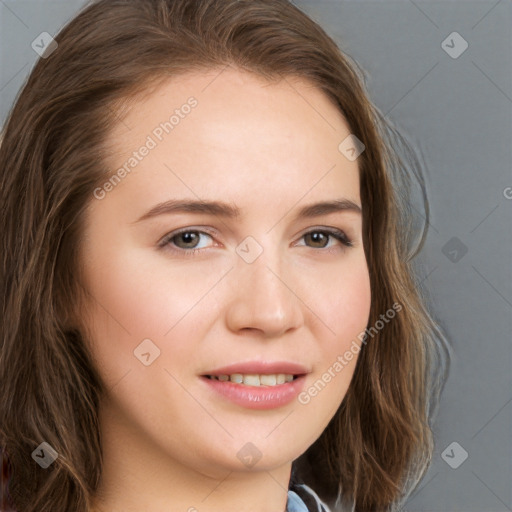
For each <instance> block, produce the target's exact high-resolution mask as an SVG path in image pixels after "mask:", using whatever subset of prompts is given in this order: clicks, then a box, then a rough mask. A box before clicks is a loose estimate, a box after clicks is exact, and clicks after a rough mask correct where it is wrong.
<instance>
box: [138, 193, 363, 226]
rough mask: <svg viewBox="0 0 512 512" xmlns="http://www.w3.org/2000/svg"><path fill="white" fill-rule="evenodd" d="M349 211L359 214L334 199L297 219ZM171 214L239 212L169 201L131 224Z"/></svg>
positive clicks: (223, 206) (233, 214)
mask: <svg viewBox="0 0 512 512" xmlns="http://www.w3.org/2000/svg"><path fill="white" fill-rule="evenodd" d="M344 211H350V212H355V213H359V214H360V213H361V212H362V210H361V207H360V206H359V205H358V204H356V203H355V202H354V201H351V200H350V199H335V200H332V201H323V202H319V203H313V204H309V205H306V206H303V207H302V208H301V209H300V210H299V212H298V214H297V218H301V217H302V218H311V217H319V216H321V215H327V214H329V213H335V212H344ZM172 213H197V214H209V215H215V216H220V217H224V218H229V219H239V218H240V217H241V211H240V209H239V208H237V207H236V206H233V205H231V204H229V203H225V202H222V201H188V200H176V199H170V200H169V201H164V202H163V203H158V204H157V205H155V206H154V207H153V208H151V209H150V210H149V211H147V212H146V213H145V214H144V215H142V216H141V217H140V218H139V219H137V220H136V221H135V222H133V223H132V224H136V223H139V222H142V221H144V220H147V219H151V218H154V217H157V216H159V215H164V214H172Z"/></svg>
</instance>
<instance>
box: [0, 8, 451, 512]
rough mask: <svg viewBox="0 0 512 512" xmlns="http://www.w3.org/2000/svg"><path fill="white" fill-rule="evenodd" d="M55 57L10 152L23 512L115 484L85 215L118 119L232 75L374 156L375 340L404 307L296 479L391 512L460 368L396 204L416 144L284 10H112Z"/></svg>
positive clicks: (9, 293) (14, 363) (13, 393)
mask: <svg viewBox="0 0 512 512" xmlns="http://www.w3.org/2000/svg"><path fill="white" fill-rule="evenodd" d="M55 39H56V41H57V43H58V47H57V48H56V49H54V48H53V52H52V53H51V54H50V53H49V54H48V55H45V56H44V57H45V58H41V59H40V60H39V61H38V62H37V64H36V65H35V67H34V69H33V70H32V72H31V74H30V76H29V78H28V80H27V82H26V84H25V85H24V87H23V89H22V91H21V93H20V95H19V97H18V99H17V101H16V104H15V106H14V107H13V109H12V111H11V113H10V115H9V118H8V121H7V123H6V126H5V130H4V134H3V141H2V143H1V147H0V197H1V205H2V207H1V208H0V229H1V236H0V238H1V240H2V244H3V247H2V251H1V262H2V263H1V279H2V294H1V298H0V301H1V303H0V305H1V308H0V311H1V315H2V317H1V320H0V326H1V340H0V343H1V345H0V381H1V382H2V387H1V389H0V418H1V419H0V446H1V447H2V449H3V450H5V452H6V454H7V455H8V461H9V465H10V468H11V471H10V481H9V494H10V496H11V499H12V502H13V504H15V507H16V509H17V510H19V511H20V512H21V511H23V512H36V511H37V512H49V511H51V512H56V511H77V512H86V511H87V510H88V507H89V506H90V503H91V496H92V495H93V494H94V492H95V489H96V488H97V485H98V483H99V480H100V477H101V461H102V456H101V453H102V452H101V439H100V434H99V422H98V416H97V409H98V404H99V398H100V396H101V393H103V392H104V391H105V390H104V389H103V387H102V382H101V379H100V376H99V374H98V372H97V370H96V368H95V366H94V364H93V361H92V357H91V355H90V353H89V351H88V348H87V345H86V343H85V341H84V336H83V333H81V332H80V330H79V329H77V328H76V326H74V325H73V322H72V321H71V319H72V318H73V315H74V314H78V315H79V311H80V297H81V287H80V279H79V276H80V272H79V269H80V236H81V232H82V228H83V224H82V221H83V217H84V215H83V214H84V211H85V209H86V207H87V205H88V203H89V202H90V201H91V200H92V198H93V190H94V189H95V188H96V187H97V186H98V185H99V184H101V183H103V182H104V178H105V175H106V174H108V172H109V171H108V169H107V168H106V166H105V163H104V162H105V157H106V154H107V153H106V152H107V149H106V147H105V144H104V141H105V139H106V135H107V134H108V132H109V130H110V129H111V128H112V127H113V126H114V125H115V124H116V123H118V122H120V121H119V117H118V116H119V108H118V107H119V105H120V104H121V103H122V102H123V101H127V100H134V99H135V98H137V97H138V95H139V94H141V93H148V91H150V90H151V89H152V87H153V86H156V85H158V84H159V83H160V82H161V81H163V80H166V79H168V78H169V77H172V76H176V75H179V74H183V73H187V72H189V71H192V70H207V69H213V68H218V69H219V70H221V69H222V68H224V67H226V66H233V67H236V68H238V69H242V70H246V71H249V72H252V73H256V74H258V75H260V76H262V77H264V78H266V79H268V80H270V81H278V80H280V79H282V78H283V77H288V76H290V77H291V76H294V77H299V78H302V79H307V80H309V81H310V82H311V83H312V84H314V85H315V86H316V87H317V88H319V89H320V90H321V91H323V92H324V93H325V95H326V96H327V97H328V98H329V99H330V101H331V102H332V104H333V105H334V106H335V107H336V108H338V109H339V110H340V111H341V112H342V114H343V116H344V117H345V119H346V121H347V123H348V125H349V127H350V130H351V133H353V134H354V135H355V136H356V137H357V138H358V139H360V140H361V141H362V142H363V143H364V145H365V147H366V149H365V151H364V152H363V153H362V154H361V155H360V157H359V159H358V163H359V169H360V186H361V199H362V205H363V240H364V249H365V254H366V258H367V263H368V267H369V272H370V280H371V291H372V305H371V312H370V318H369V326H373V325H374V324H375V323H376V322H377V321H378V320H379V318H380V315H382V314H383V313H384V312H386V311H387V310H389V309H390V308H392V307H393V304H395V303H396V304H399V305H401V307H402V310H401V311H400V313H399V314H397V315H396V317H395V318H394V319H393V321H391V322H389V323H387V324H386V326H385V327H384V328H383V329H380V330H379V332H378V333H377V334H376V335H373V334H372V338H371V339H370V338H369V337H368V336H367V337H366V338H367V339H365V342H364V343H363V344H362V346H361V352H360V354H359V359H358V361H357V366H356V370H355V374H354V376H353V379H352V382H351V384H350V387H349V390H348V392H347V395H346V396H345V398H344V400H343V402H342V404H341V406H340V407H339V410H338V411H337V412H336V414H335V416H334V417H333V418H332V420H331V422H330V423H329V425H328V427H327V428H326V429H325V431H324V432H323V434H322V435H321V436H320V438H319V439H318V440H317V441H316V442H315V443H314V444H313V445H312V446H311V447H310V448H309V449H308V450H307V451H306V452H305V453H304V454H303V455H301V457H300V458H299V459H298V460H297V461H295V462H294V468H295V469H296V470H297V471H300V472H301V474H302V475H303V480H304V481H305V482H306V483H308V482H309V483H310V484H311V486H313V487H314V488H315V489H317V490H318V492H319V494H320V495H321V496H323V497H324V498H325V499H326V500H330V501H331V502H334V501H335V500H336V499H337V501H336V503H337V504H340V503H348V504H351V506H352V507H353V509H354V510H357V511H373V510H391V509H392V507H393V506H396V504H397V503H399V502H400V501H401V500H403V499H404V498H405V497H407V495H408V493H410V491H411V490H412V489H413V487H414V485H415V484H416V483H417V482H418V480H419V479H420V478H421V476H422V475H423V474H424V472H425V470H426V467H427V465H428V463H429V462H430V458H431V455H432V449H433V446H432V445H433V441H432V432H431V416H432V413H433V411H434V409H435V406H436V403H437V397H438V395H439V392H440V390H441V387H442V382H443V378H444V374H445V369H446V358H445V355H446V354H445V349H444V348H443V347H444V346H443V343H442V335H441V334H440V332H439V330H438V328H437V327H436V324H435V322H434V321H433V320H432V318H431V316H430V315H429V313H428V310H427V309H426V307H425V306H424V300H423V299H422V298H421V296H420V292H419V289H418V286H417V283H415V278H414V277H413V276H414V272H413V270H414V269H413V268H411V260H412V258H411V256H412V254H411V253H410V252H409V250H410V247H409V244H408V238H407V236H408V235H407V232H406V230H407V228H408V222H407V217H408V211H409V210H410V208H409V209H408V207H409V206H410V205H408V204H407V202H404V201H403V198H402V196H401V195H400V194H399V193H398V191H399V190H398V189H400V190H402V189H404V187H402V186H401V185H404V183H405V184H407V183H406V182H407V179H406V177H407V176H408V175H409V174H410V169H408V164H407V161H405V160H403V159H402V158H400V156H399V155H398V153H397V152H396V151H394V148H393V144H394V142H393V141H398V140H400V141H402V139H398V138H396V133H395V132H394V129H393V128H392V127H391V125H390V124H389V123H387V122H386V121H385V120H384V118H383V116H382V115H381V114H380V112H379V111H378V110H377V109H376V108H375V107H374V106H373V104H372V103H371V102H370V100H369V99H368V94H367V92H366V88H365V77H364V73H363V72H361V71H360V70H359V69H358V67H357V65H356V64H355V63H353V62H352V61H351V60H350V58H349V57H348V56H346V55H345V54H344V53H343V52H342V51H341V50H340V49H339V48H338V46H337V45H336V43H335V42H334V41H333V39H331V38H330V37H329V36H328V35H327V34H326V33H325V32H324V31H323V30H322V29H321V28H320V27H319V26H318V25H317V24H316V23H315V22H313V21H312V20H311V19H310V18H309V17H308V16H306V15H305V14H304V13H303V12H302V11H300V10H299V9H298V8H297V7H295V6H294V5H293V4H291V3H290V2H289V1H287V0H193V1H191V0H99V1H94V2H91V3H90V5H88V6H86V7H85V8H84V9H83V10H82V12H81V13H80V14H79V15H78V16H76V17H75V18H74V19H73V20H72V21H71V22H70V23H69V24H68V25H67V26H65V27H64V28H63V30H62V31H61V32H60V33H59V34H58V35H57V36H56V38H55ZM340 142H341V141H340ZM399 185H400V186H399ZM405 188H406V187H405ZM77 312H78V313H77ZM43 441H45V442H47V443H48V444H49V445H51V446H52V447H53V448H54V449H55V450H56V452H57V453H58V458H57V459H56V460H55V462H54V463H53V464H52V465H51V466H50V467H49V468H48V469H46V470H42V469H41V468H40V467H39V466H38V465H37V464H36V463H35V462H34V460H32V457H31V453H32V452H33V451H34V450H35V448H36V447H37V446H38V445H39V444H40V443H41V442H43ZM312 465H315V466H316V468H315V471H314V473H313V472H310V473H308V468H309V467H311V466H312Z"/></svg>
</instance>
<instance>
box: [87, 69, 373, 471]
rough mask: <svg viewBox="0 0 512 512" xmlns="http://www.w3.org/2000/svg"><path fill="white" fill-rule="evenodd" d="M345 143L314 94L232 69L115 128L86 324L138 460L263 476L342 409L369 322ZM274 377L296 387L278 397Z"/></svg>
mask: <svg viewBox="0 0 512 512" xmlns="http://www.w3.org/2000/svg"><path fill="white" fill-rule="evenodd" d="M172 116H174V117H172ZM349 134H350V130H349V128H348V126H347V124H346V122H345V121H344V119H343V117H342V116H341V114H340V113H339V111H338V110H337V109H336V108H335V107H334V106H333V105H332V104H331V103H330V102H329V101H328V99H327V98H326V97H325V96H324V95H323V94H322V93H321V92H320V91H319V90H317V89H315V88H313V87H312V85H310V84H308V83H306V82H303V81H299V80H296V79H292V78H287V79H286V80H283V81H282V82H279V83H277V84H270V83H269V82H265V81H264V80H263V79H261V78H257V77H255V76H254V75H250V74H247V73H244V72H242V71H237V70H234V69H227V70H224V71H223V72H219V70H216V71H215V72H214V71H211V72H209V73H201V74H199V73H196V74H187V75H186V76H182V77H179V78H176V79H173V80H171V81H168V82H166V83H165V84H164V85H163V86H160V87H159V88H158V89H157V90H156V92H154V93H152V94H151V95H150V96H148V97H146V98H145V99H144V100H140V101H138V102H136V103H134V104H133V108H131V110H130V111H129V112H128V113H127V115H126V116H125V117H123V119H122V120H120V121H119V123H118V125H117V126H116V128H115V129H114V131H113V132H112V133H111V134H110V136H109V139H108V143H109V144H110V145H111V148H112V151H111V152H110V157H109V161H108V162H107V164H108V166H109V168H110V170H111V171H112V174H115V175H116V177H114V178H112V179H111V181H109V182H108V181H107V179H105V184H103V185H102V186H101V188H99V189H96V190H95V192H94V197H91V203H90V206H89V209H88V212H87V213H88V215H87V219H86V229H85V237H84V244H83V252H82V259H83V265H84V282H83V284H84V287H85V288H86V290H87V291H88V292H89V294H90V297H91V298H90V302H89V305H88V306H89V307H88V312H87V314H86V312H84V315H83V317H82V318H83V322H84V326H85V328H86V329H87V331H88V332H89V333H90V339H89V342H90V344H91V350H92V352H93V356H94V357H95V360H96V361H97V364H98V368H99V371H100V374H101V376H102V378H103V380H104V382H105V385H106V388H107V390H108V391H107V396H106V397H105V399H104V401H103V403H102V412H101V414H102V417H101V418H102V422H103V428H104V429H105V430H106V431H108V433H109V434H108V436H107V437H108V438H109V439H111V440H112V441H113V442H118V443H121V442H122V443H125V445H126V446H127V449H128V447H129V449H130V450H135V452H134V453H137V457H138V460H139V461H140V463H141V464H148V461H150V460H154V459H152V457H153V458H154V457H160V458H162V457H165V458H166V459H167V462H169V461H172V463H175V464H179V465H181V466H186V467H187V468H189V469H192V470H193V471H199V472H201V473H203V474H205V475H210V476H213V477H219V475H221V474H222V475H225V474H226V471H232V472H240V471H247V470H249V469H251V468H253V467H254V469H255V470H256V469H266V470H270V469H272V468H277V467H279V466H282V465H284V464H288V463H289V462H290V461H292V460H294V459H296V458H297V457H298V456H299V455H300V454H302V453H303V452H304V451H305V450H306V449H307V448H308V447H309V446H310V445H311V444H312V443H313V442H314V441H315V440H316V439H317V438H318V437H319V436H320V435H321V433H322V431H323V430H324V428H325V427H326V426H327V424H328V422H329V421H330V420H331V418H332V417H333V415H334V414H335V412H336V410H337V409H338V407H339V405H340V403H341V401H342V400H343V397H344V396H345V393H346V391H347V388H348V386H349V383H350V380H351V377H352V375H353V371H354V368H355V365H356V360H357V354H355V355H354V352H355V351H354V350H352V351H351V353H352V354H353V357H352V359H350V360H349V359H348V358H347V357H345V356H344V355H345V353H346V352H347V351H350V349H351V347H353V346H354V345H353V342H354V340H357V336H358V334H359V333H360V332H361V331H364V329H365V328H366V325H367V321H368V316H369V310H370V284H369V275H368V268H367V264H366V260H365V254H364V249H363V243H362V215H361V212H360V211H359V208H360V207H361V199H360V191H359V171H358V166H357V160H353V159H348V158H346V157H345V156H344V154H343V153H342V152H341V151H340V149H339V148H338V146H339V145H340V143H341V142H342V141H344V140H345V139H346V138H347V136H349ZM123 166H124V169H123ZM120 169H123V170H124V172H123V170H120ZM199 201H201V202H202V203H203V205H202V206H201V205H198V202H199ZM323 203H329V205H323ZM187 204H188V205H189V206H186V205H187ZM194 205H195V206H194ZM313 205H318V206H316V207H314V206H313ZM333 205H337V206H336V207H334V206H333ZM235 213H236V215H235ZM337 237H338V238H337ZM347 240H349V241H350V245H346V242H347ZM341 360H343V361H344V363H342V362H341ZM242 365H245V366H244V367H241V366H242ZM258 365H259V366H258ZM227 366H231V368H228V369H225V368H224V367H227ZM340 367H341V369H340ZM223 368H224V369H223ZM212 374H224V375H225V374H230V375H233V374H242V378H244V377H247V379H246V381H247V382H246V383H236V382H235V383H233V382H229V383H228V382H224V381H221V380H212V379H209V378H208V377H206V375H212ZM254 374H258V375H259V376H260V378H259V382H260V384H262V383H263V384H265V383H266V384H267V385H269V387H261V386H260V387H255V386H254V384H256V382H257V380H258V378H257V377H254ZM283 374H285V375H286V374H290V375H294V376H296V375H301V376H300V377H299V378H297V379H296V380H294V381H293V382H292V383H288V382H285V383H284V384H279V385H278V386H276V387H270V384H272V383H273V382H274V381H275V382H281V381H282V380H283V378H284V379H285V380H286V379H289V378H290V377H283V376H282V375H283ZM251 375H253V376H252V377H251ZM261 375H265V376H263V377H261ZM272 375H276V377H275V378H274V377H273V376H272ZM221 379H225V377H221ZM230 379H231V380H235V381H236V380H237V379H240V377H239V376H238V377H237V375H234V376H232V377H230ZM251 379H253V380H251Z"/></svg>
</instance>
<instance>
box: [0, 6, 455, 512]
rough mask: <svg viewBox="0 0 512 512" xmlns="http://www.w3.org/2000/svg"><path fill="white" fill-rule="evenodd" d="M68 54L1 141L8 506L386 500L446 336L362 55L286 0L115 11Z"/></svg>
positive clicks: (21, 106)
mask: <svg viewBox="0 0 512 512" xmlns="http://www.w3.org/2000/svg"><path fill="white" fill-rule="evenodd" d="M56 42H57V45H58V46H57V45H52V47H51V49H50V48H49V49H48V51H47V53H46V54H45V55H44V56H43V57H44V58H43V59H41V60H40V62H38V64H37V65H36V66H35V68H34V70H33V71H32V73H31V75H30V77H29V79H28V82H27V84H26V85H25V87H24V89H23V91H22V93H21V95H20V97H19V98H18V100H17V102H16V105H15V106H14V108H13V111H12V112H11V115H10V117H9V119H8V122H7V124H6V127H5V131H4V139H3V142H2V146H1V150H0V152H1V159H0V162H1V178H0V179H1V193H2V210H1V211H2V214H1V215H2V219H1V220H2V222H1V225H2V229H3V233H2V235H3V236H2V239H3V241H4V250H3V251H2V259H3V266H2V277H3V283H4V284H3V286H4V290H5V292H4V293H3V294H2V308H1V311H2V315H3V318H2V322H1V325H2V345H1V360H0V368H1V372H2V373H1V378H2V382H3V383H4V385H3V386H2V399H1V401H0V403H1V404H2V405H1V410H0V413H1V414H0V416H1V417H2V422H1V424H0V433H1V440H2V441H1V444H2V445H3V447H4V449H5V452H6V455H7V456H8V460H9V465H10V468H11V475H12V476H11V479H10V482H9V483H10V485H9V494H10V497H11V501H12V503H13V506H15V509H16V510H19V511H23V512H25V511H36V510H37V511H47V510H48V511H50V510H51V511H56V510H62V511H70V510H73V511H75V510H76V511H84V512H85V511H90V510H93V511H95V512H96V511H98V512H104V511H110V510H130V509H133V510H145V511H148V512H151V511H154V510H164V509H165V510H189V511H190V512H191V511H195V510H197V511H201V510H208V511H217V510H223V511H225V510H233V511H234V510H237V511H241V510H247V511H249V510H250V511H259V510H262V511H263V510H266V511H268V510H279V511H282V510H285V509H286V510H288V511H304V510H316V509H320V508H319V507H323V509H324V510H329V508H330V509H332V510H342V509H343V510H357V511H370V510H372V511H373V510H392V509H393V507H395V508H396V507H397V506H398V505H399V504H400V503H402V502H403V500H404V499H405V498H406V497H407V496H408V494H409V493H410V491H411V490H412V489H413V488H414V485H415V484H416V483H417V482H418V480H419V479H420V478H421V476H422V475H423V473H424V471H425V469H426V467H427V465H428V462H429V460H430V457H431V453H432V434H431V430H430V424H429V421H430V417H431V415H432V413H433V410H434V407H435V400H436V397H437V396H438V393H439V391H440V386H441V384H442V377H443V371H444V368H445V360H444V348H443V344H442V339H441V337H440V335H439V333H438V331H437V328H436V326H435V324H434V322H433V321H432V319H431V318H430V316H429V314H428V312H427V311H426V309H425V307H424V306H423V305H422V301H421V299H420V296H419V292H418V290H417V289H416V286H415V283H414V280H413V277H412V271H411V268H410V262H409V260H410V256H411V255H410V254H409V250H410V247H409V244H408V241H409V239H408V235H407V231H406V228H407V220H408V219H407V203H406V202H405V203H403V204H402V206H400V204H401V203H400V201H401V197H400V195H399V193H398V192H399V191H398V185H400V183H402V184H403V183H406V178H407V175H406V174H404V173H406V169H405V166H402V162H401V161H400V159H399V157H398V156H397V155H396V154H395V153H394V152H393V148H392V147H391V141H392V139H391V138H389V134H390V133H392V132H391V131H386V129H385V128H386V125H385V124H384V122H383V120H382V118H381V117H380V115H379V114H378V112H377V111H376V109H375V108H374V107H373V106H372V104H371V102H370V101H369V99H368V97H367V94H366V92H365V90H364V87H363V85H362V83H361V79H360V77H358V75H357V73H356V72H355V70H354V68H353V67H352V66H351V65H350V63H349V61H348V59H347V58H346V57H345V56H344V55H343V54H342V53H341V52H340V50H339V49H338V48H337V47H336V45H335V43H334V41H333V40H332V39H330V38H329V37H328V36H327V35H326V34H325V33H324V31H323V30H322V29H321V28H320V27H319V26H318V25H316V24H315V23H314V22H313V21H312V20H310V19H309V18H308V17H307V16H306V15H304V14H303V13H302V12H301V11H300V10H298V9H297V8H296V7H294V6H293V5H292V4H291V3H289V2H287V1H284V0H279V1H275V0H256V1H254V0H251V1H244V0H242V1H235V0H233V1H231V0H223V1H219V0H198V1H193V2H191V1H190V0H151V1H142V0H109V1H106V0H100V1H95V2H92V3H91V4H90V5H89V6H88V7H87V8H86V9H85V10H84V11H83V12H81V13H80V14H79V15H78V16H77V17H76V18H75V19H74V20H72V21H71V22H70V23H69V24H68V25H67V26H66V27H65V28H64V29H63V30H62V31H61V33H60V34H59V35H58V36H57V37H56ZM394 173H396V176H395V174H394ZM404 176H405V177H404ZM396 177H398V180H395V184H396V185H397V190H394V188H393V180H394V178H396ZM404 208H405V209H404ZM27 454H31V457H28V455H27Z"/></svg>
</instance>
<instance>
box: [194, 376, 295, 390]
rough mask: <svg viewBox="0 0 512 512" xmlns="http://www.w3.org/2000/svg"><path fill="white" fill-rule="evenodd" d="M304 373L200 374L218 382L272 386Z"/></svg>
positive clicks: (290, 380)
mask: <svg viewBox="0 0 512 512" xmlns="http://www.w3.org/2000/svg"><path fill="white" fill-rule="evenodd" d="M303 375H305V374H291V373H271V374H266V373H252V374H251V373H246V374H243V373H232V374H217V375H214V374H212V375H202V377H205V378H207V379H210V380H215V381H220V382H232V383H234V384H240V385H242V386H253V387H273V386H278V385H280V384H286V383H288V382H292V381H294V380H296V379H298V378H299V377H302V376H303Z"/></svg>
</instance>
